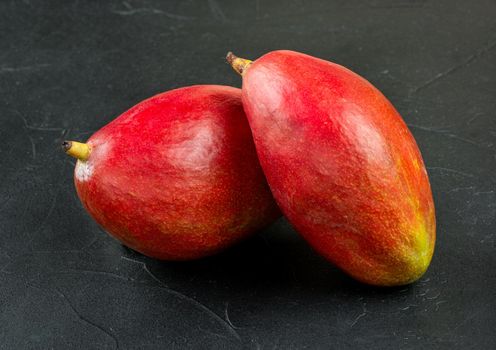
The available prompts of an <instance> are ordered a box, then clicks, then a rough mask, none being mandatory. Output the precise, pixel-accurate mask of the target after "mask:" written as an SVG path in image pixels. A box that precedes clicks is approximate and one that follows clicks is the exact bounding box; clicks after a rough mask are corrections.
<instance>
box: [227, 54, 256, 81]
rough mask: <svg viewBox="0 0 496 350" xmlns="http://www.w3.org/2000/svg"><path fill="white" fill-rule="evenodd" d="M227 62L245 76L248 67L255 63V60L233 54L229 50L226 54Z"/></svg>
mask: <svg viewBox="0 0 496 350" xmlns="http://www.w3.org/2000/svg"><path fill="white" fill-rule="evenodd" d="M226 60H227V62H228V63H229V64H230V65H231V67H232V68H233V69H234V70H235V71H236V73H238V74H239V75H241V76H243V74H244V73H245V72H246V69H247V68H248V67H249V66H250V65H251V64H252V63H253V61H250V60H247V59H244V58H240V57H238V56H236V55H235V54H233V53H232V52H228V53H227V56H226Z"/></svg>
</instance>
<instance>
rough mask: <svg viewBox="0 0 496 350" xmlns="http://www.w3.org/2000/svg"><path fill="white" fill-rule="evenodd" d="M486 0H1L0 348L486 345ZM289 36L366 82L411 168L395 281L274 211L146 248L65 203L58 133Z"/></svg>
mask: <svg viewBox="0 0 496 350" xmlns="http://www.w3.org/2000/svg"><path fill="white" fill-rule="evenodd" d="M495 18H496V3H495V2H494V1H492V0H487V1H462V0H456V1H451V0H450V1H447V0H444V1H422V0H414V1H406V0H401V1H393V0H373V1H368V2H365V1H364V2H358V1H295V0H293V1H287V2H285V1H275V0H272V1H262V0H260V1H220V0H208V1H171V2H165V1H128V2H126V1H123V2H121V1H87V2H86V1H77V0H74V1H34V0H32V1H28V0H25V1H1V2H0V348H2V349H51V348H53V349H76V348H79V349H117V348H119V349H174V348H175V349H180V348H193V349H237V348H250V349H276V348H277V349H302V348H308V349H426V348H433V349H494V348H496V335H495V330H496V329H495V324H496V298H495V297H496V291H495V290H496V269H495V268H496V264H495V263H496V254H495V230H496V219H495V217H496V192H495V190H496V179H495V174H496V158H495V155H496V144H495V143H496V112H495V110H496V98H495V97H496V58H495V56H496V50H495V46H496V20H495ZM281 48H284V49H293V50H297V51H302V52H305V53H308V54H312V55H315V56H318V57H322V58H325V59H328V60H332V61H335V62H337V63H340V64H343V65H345V66H347V67H349V68H351V69H353V70H355V71H356V72H358V73H359V74H361V75H363V76H364V77H366V78H367V79H369V80H370V81H371V82H373V83H374V84H375V85H376V86H377V87H378V88H379V89H381V90H382V91H383V92H384V93H385V95H386V96H388V98H390V99H391V101H392V102H393V104H394V105H395V106H396V107H397V108H398V110H399V111H400V113H401V114H402V115H403V117H404V119H405V120H406V122H407V123H408V125H409V126H410V128H411V130H412V132H413V133H414V135H415V137H416V139H417V141H418V144H419V146H420V148H421V150H422V152H423V156H424V159H425V161H426V164H427V166H428V171H429V174H430V178H431V182H432V187H433V191H434V195H435V201H436V207H437V219H438V240H437V242H438V243H437V249H436V252H435V255H434V259H433V262H432V265H431V267H430V269H429V271H428V272H427V274H426V275H425V276H424V277H423V278H422V279H421V280H420V281H419V282H418V283H415V284H414V285H411V286H408V287H403V288H395V289H377V288H371V287H367V286H364V285H360V284H359V283H356V282H354V281H352V280H351V279H349V278H348V277H346V276H345V275H344V274H342V273H341V272H340V271H338V270H337V269H336V268H334V267H333V266H331V265H330V264H328V263H327V262H326V261H324V260H323V259H321V258H320V257H318V256H317V255H316V254H315V253H314V252H313V251H312V250H311V249H310V248H309V247H308V246H307V245H306V243H305V242H304V241H303V240H302V239H301V238H299V237H298V236H297V234H296V233H295V232H294V230H293V229H292V228H291V227H290V226H289V224H288V223H287V222H286V221H284V220H280V221H279V222H278V223H276V224H275V225H273V226H272V227H270V228H268V229H267V230H266V231H265V232H261V233H260V235H258V236H256V237H254V238H252V239H250V240H248V241H246V242H244V243H242V244H240V245H238V246H237V247H234V248H233V249H231V250H229V251H227V252H225V253H223V254H221V255H218V256H216V257H212V258H209V259H204V260H201V261H196V262H189V263H166V262H159V261H154V260H152V259H148V258H146V257H144V256H141V255H139V254H137V253H135V252H133V251H131V250H129V249H127V248H125V247H123V246H121V245H120V244H119V243H118V242H116V241H114V240H113V239H112V238H110V237H109V236H107V235H106V234H105V233H104V232H103V231H102V229H100V228H99V227H98V226H97V225H96V224H95V223H94V222H93V220H92V219H91V218H90V217H89V216H88V215H87V214H86V212H85V211H84V210H83V208H82V207H81V204H80V203H79V201H78V199H77V196H76V194H75V190H74V187H73V183H72V171H73V167H74V163H73V161H72V160H70V159H69V158H68V157H67V156H65V155H64V154H63V153H62V152H61V150H60V142H61V140H63V139H66V138H68V139H78V140H86V139H87V138H88V137H89V136H90V135H91V134H92V133H93V132H94V131H96V130H97V129H99V128H100V127H102V126H103V125H105V124H106V123H107V122H109V121H110V120H112V119H113V118H115V117H116V116H118V115H119V114H120V113H122V112H123V111H125V110H126V109H128V108H129V107H131V106H132V105H134V104H135V103H137V102H139V101H140V100H142V99H144V98H146V97H149V96H151V95H154V94H156V93H159V92H162V91H165V90H169V89H171V88H175V87H179V86H183V85H190V84H202V83H210V84H213V83H215V84H229V85H234V86H239V85H240V79H239V77H238V76H236V74H234V73H233V72H232V71H231V69H230V67H229V66H228V65H227V64H226V63H225V61H224V55H225V53H226V52H227V51H228V50H232V51H234V52H235V53H237V54H239V55H240V56H244V57H247V58H256V57H258V56H260V55H262V54H263V53H265V52H267V51H271V50H274V49H281Z"/></svg>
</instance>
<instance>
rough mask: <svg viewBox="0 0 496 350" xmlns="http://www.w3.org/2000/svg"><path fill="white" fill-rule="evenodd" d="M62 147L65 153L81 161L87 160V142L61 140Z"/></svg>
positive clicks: (88, 149) (88, 150) (88, 154)
mask: <svg viewBox="0 0 496 350" xmlns="http://www.w3.org/2000/svg"><path fill="white" fill-rule="evenodd" d="M62 149H63V150H64V152H65V153H66V154H68V155H70V156H71V157H74V158H77V159H79V160H82V161H85V160H87V159H88V158H89V156H90V152H91V149H90V146H89V145H88V144H86V143H81V142H77V141H64V142H62Z"/></svg>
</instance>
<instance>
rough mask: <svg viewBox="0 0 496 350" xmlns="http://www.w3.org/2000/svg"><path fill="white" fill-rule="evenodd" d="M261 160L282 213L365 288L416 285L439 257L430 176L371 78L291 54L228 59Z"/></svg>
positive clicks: (411, 142)
mask: <svg viewBox="0 0 496 350" xmlns="http://www.w3.org/2000/svg"><path fill="white" fill-rule="evenodd" d="M227 58H228V61H229V62H230V63H231V65H232V66H233V68H234V69H235V70H236V71H237V72H238V73H240V74H241V75H242V77H243V87H242V100H243V106H244V109H245V112H246V114H247V117H248V120H249V123H250V127H251V130H252V133H253V137H254V141H255V145H256V149H257V153H258V157H259V160H260V162H261V164H262V168H263V171H264V173H265V176H266V178H267V181H268V183H269V186H270V188H271V190H272V193H273V195H274V197H275V199H276V201H277V203H278V205H279V207H280V208H281V210H282V212H283V214H284V215H285V216H286V217H287V218H288V220H289V221H290V222H291V223H292V224H293V226H294V227H295V228H296V230H297V231H299V232H300V233H301V235H302V236H303V237H304V238H305V239H306V240H307V241H308V242H309V243H310V244H311V245H312V246H313V248H314V249H315V250H317V251H318V252H319V253H320V254H321V255H323V256H324V257H325V258H327V259H328V260H330V261H331V262H333V263H334V264H336V265H337V266H338V267H340V268H341V269H342V270H344V271H346V272H347V273H348V274H350V275H351V276H352V277H354V278H356V279H357V280H360V281H362V282H365V283H369V284H372V285H381V286H394V285H403V284H408V283H411V282H413V281H415V280H417V279H418V278H420V276H422V274H423V273H424V272H425V271H426V269H427V267H428V265H429V263H430V261H431V257H432V254H433V251H434V244H435V230H436V229H435V226H436V223H435V214H434V203H433V198H432V193H431V188H430V184H429V179H428V177H427V172H426V169H425V166H424V162H423V160H422V156H421V154H420V151H419V149H418V147H417V144H416V142H415V140H414V138H413V136H412V134H411V133H410V131H409V130H408V128H407V126H406V124H405V123H404V121H403V120H402V118H401V116H400V115H399V114H398V112H397V111H396V110H395V108H394V107H393V106H392V104H391V103H390V102H389V101H388V100H387V98H386V97H384V95H383V94H381V92H380V91H379V90H377V89H376V88H375V87H374V86H373V85H372V84H370V83H369V82H368V81H367V80H365V79H364V78H362V77H360V76H359V75H357V74H355V73H353V72H352V71H350V70H349V69H346V68H344V67H342V66H340V65H338V64H335V63H331V62H328V61H325V60H321V59H318V58H315V57H311V56H308V55H305V54H301V53H297V52H292V51H274V52H270V53H268V54H266V55H264V56H262V57H261V58H259V59H257V60H256V61H254V62H251V61H249V60H245V59H241V58H238V57H236V56H234V55H232V54H231V53H230V54H228V57H227Z"/></svg>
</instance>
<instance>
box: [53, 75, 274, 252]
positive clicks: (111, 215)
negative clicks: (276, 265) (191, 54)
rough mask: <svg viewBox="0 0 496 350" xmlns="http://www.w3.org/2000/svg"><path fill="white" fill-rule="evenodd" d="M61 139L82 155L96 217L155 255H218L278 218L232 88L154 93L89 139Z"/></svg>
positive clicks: (80, 177) (85, 199) (83, 189)
mask: <svg viewBox="0 0 496 350" xmlns="http://www.w3.org/2000/svg"><path fill="white" fill-rule="evenodd" d="M62 147H63V150H64V151H65V152H66V153H67V154H68V155H70V156H72V157H75V158H76V159H77V163H76V168H75V171H74V182H75V185H76V190H77V193H78V195H79V198H80V199H81V202H82V203H83V205H84V207H85V208H86V209H87V211H88V212H89V213H90V215H91V216H92V217H93V218H94V219H95V220H96V221H97V222H98V223H99V224H100V225H101V226H102V227H103V228H104V229H105V230H106V231H107V232H108V233H110V234H111V235H112V236H114V237H115V238H117V239H118V240H119V241H121V242H122V243H123V244H125V245H127V246H128V247H130V248H133V249H135V250H137V251H139V252H141V253H142V254H145V255H147V256H150V257H154V258H159V259H164V260H190V259H196V258H201V257H204V256H208V255H212V254H214V253H217V252H219V251H222V250H224V249H226V248H228V247H230V246H232V245H233V244H235V243H236V242H239V241H240V240H242V239H243V238H246V237H248V236H250V235H252V234H254V233H255V232H257V231H258V230H260V229H262V228H263V227H264V226H266V225H268V224H270V223H271V222H272V221H274V220H275V219H276V218H277V217H279V216H280V212H279V210H278V208H277V206H276V204H275V202H274V200H273V198H272V195H271V193H270V190H269V188H268V185H267V182H266V180H265V178H264V175H263V173H262V169H261V168H260V164H259V163H258V159H257V156H256V151H255V146H254V144H253V140H252V137H251V132H250V128H249V126H248V122H247V120H246V116H245V114H244V113H243V108H242V104H241V91H240V90H239V89H236V88H232V87H227V86H216V85H204V86H191V87H186V88H181V89H177V90H172V91H169V92H166V93H162V94H159V95H156V96H154V97H152V98H150V99H148V100H145V101H143V102H141V103H139V104H137V105H136V106H134V107H133V108H131V109H130V110H128V111H127V112H125V113H124V114H122V115H121V116H120V117H118V118H117V119H115V120H114V121H112V122H111V123H110V124H108V125H106V126H105V127H103V128H102V129H100V130H99V131H97V132H96V133H95V134H94V135H92V136H91V137H90V139H89V140H88V141H87V142H86V143H81V142H76V141H64V142H63V144H62Z"/></svg>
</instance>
